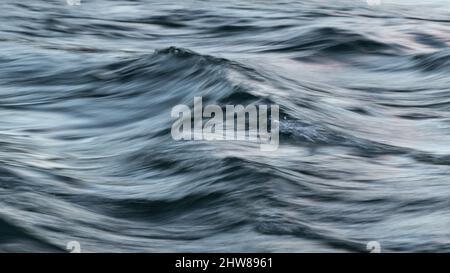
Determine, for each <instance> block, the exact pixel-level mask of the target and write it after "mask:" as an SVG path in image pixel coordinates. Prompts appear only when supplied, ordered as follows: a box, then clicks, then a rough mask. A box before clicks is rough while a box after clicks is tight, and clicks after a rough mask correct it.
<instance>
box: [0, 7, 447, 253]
mask: <svg viewBox="0 0 450 273" xmlns="http://www.w3.org/2000/svg"><path fill="white" fill-rule="evenodd" d="M415 2H419V1H412V0H411V1H406V0H405V1H394V0H391V1H388V0H385V1H383V3H382V4H381V5H378V6H369V5H368V4H367V3H366V2H365V1H362V0H361V1H358V0H353V1H350V0H349V1H325V0H324V1H311V0H310V1H294V0H284V1H263V0H260V1H256V0H255V1H240V0H239V1H238V0H233V1H192V0H191V1H183V2H182V1H150V0H148V1H147V0H140V1H104V0H81V5H80V6H70V5H67V4H66V3H65V1H64V0H58V1H56V0H53V1H37V0H33V1H32V0H25V1H13V0H3V1H2V2H1V3H0V10H1V11H2V12H1V14H0V23H1V27H0V48H1V50H0V117H1V118H0V251H1V252H9V251H13V252H32V251H66V244H67V243H68V242H69V241H78V242H79V243H80V244H81V248H82V251H83V252H104V251H106V252H137V251H142V252H176V251H193V252H210V251H219V252H230V251H239V252H247V251H261V252H311V251H313V252H332V251H338V252H341V251H357V252H359V251H362V252H365V251H367V250H366V244H367V243H368V242H369V241H377V242H379V243H380V245H381V248H382V251H412V252H424V251H435V252H448V251H450V199H449V196H450V166H449V165H450V144H449V143H450V114H449V113H450V48H449V45H450V8H449V7H450V2H449V1H438V0H437V1H420V3H415ZM194 96H203V100H204V104H219V105H226V104H243V105H248V104H252V103H254V104H278V105H279V106H280V117H281V124H280V130H281V132H280V147H279V149H278V150H277V151H276V152H271V153H267V152H262V151H260V150H259V149H258V147H255V146H254V145H250V144H249V143H242V142H205V141H197V142H195V141H194V142H179V141H174V140H172V138H171V134H170V128H171V125H172V122H173V120H172V119H171V116H170V112H171V109H172V107H174V106H175V105H177V104H180V103H184V104H188V105H192V103H193V98H194Z"/></svg>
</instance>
